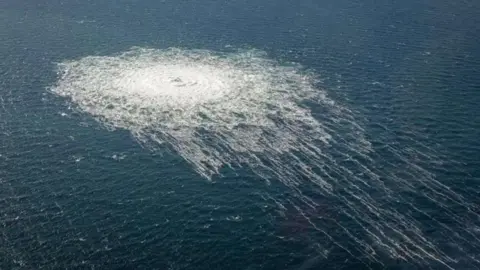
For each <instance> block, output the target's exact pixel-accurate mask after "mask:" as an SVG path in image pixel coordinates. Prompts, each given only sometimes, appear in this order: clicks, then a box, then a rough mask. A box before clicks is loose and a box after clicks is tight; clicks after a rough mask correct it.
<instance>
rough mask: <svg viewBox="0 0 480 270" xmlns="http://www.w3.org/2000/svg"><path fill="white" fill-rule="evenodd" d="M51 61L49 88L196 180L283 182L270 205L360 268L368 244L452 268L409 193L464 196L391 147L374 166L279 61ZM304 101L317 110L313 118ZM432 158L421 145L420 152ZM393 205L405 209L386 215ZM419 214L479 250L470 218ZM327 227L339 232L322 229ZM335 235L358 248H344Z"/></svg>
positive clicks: (133, 56) (336, 117) (154, 53)
mask: <svg viewBox="0 0 480 270" xmlns="http://www.w3.org/2000/svg"><path fill="white" fill-rule="evenodd" d="M58 67H59V80H58V82H57V84H56V85H55V86H53V87H52V88H51V89H50V90H51V91H52V92H53V93H55V94H57V95H60V96H63V97H67V98H69V99H70V100H71V101H72V103H74V104H76V106H77V107H78V108H79V109H81V110H82V111H84V112H86V113H89V114H91V115H92V116H94V117H95V118H96V119H97V120H98V121H99V122H100V123H102V124H104V125H106V126H108V127H110V128H122V129H127V130H129V131H130V132H131V133H132V134H133V135H134V136H135V137H136V138H137V139H138V140H139V141H141V142H142V143H144V144H145V145H147V146H151V147H155V146H156V145H158V144H168V145H169V146H170V147H171V148H172V149H174V150H175V151H176V152H177V153H178V154H179V155H180V156H182V157H183V158H184V159H185V160H186V161H187V162H189V163H190V164H191V165H192V167H193V168H194V169H195V170H196V171H197V172H198V173H199V174H201V175H202V176H204V177H206V178H208V179H211V177H212V176H213V175H215V174H219V173H220V169H221V168H223V167H227V166H229V167H231V168H233V169H235V168H239V167H246V168H250V169H251V170H252V171H253V172H254V173H256V174H257V175H258V176H260V177H262V178H263V179H265V180H267V181H273V180H275V181H280V182H282V183H283V184H285V185H286V186H288V187H290V188H291V190H292V191H293V193H294V194H295V195H296V196H295V198H290V199H286V200H283V201H280V200H281V199H275V203H276V204H280V205H282V207H283V208H284V209H287V206H286V205H290V206H289V207H291V208H293V209H294V210H295V211H296V212H298V213H299V214H300V215H301V216H302V217H303V218H304V219H305V220H306V221H307V222H308V224H311V226H312V228H314V229H316V230H317V231H318V232H320V233H321V234H323V235H324V236H325V237H324V239H325V241H330V242H331V243H333V244H334V245H336V246H338V247H339V248H341V249H343V250H345V251H346V252H347V253H348V254H350V255H351V256H354V254H361V255H362V256H361V258H360V257H359V260H360V261H362V262H364V263H365V265H369V262H371V261H379V260H380V259H379V257H378V256H377V254H376V251H379V252H380V251H381V252H382V253H386V254H388V255H389V256H391V257H393V258H397V259H401V260H405V261H413V262H415V263H418V264H419V265H424V264H428V263H432V262H433V263H437V264H438V265H440V266H442V267H444V268H452V266H451V265H454V264H455V263H456V262H457V261H456V260H455V259H452V258H451V257H449V255H448V254H446V253H445V252H444V251H442V249H441V248H439V247H438V245H436V243H434V242H432V241H431V240H429V239H428V238H426V237H425V236H424V233H423V230H424V229H423V225H422V224H421V222H420V220H421V219H422V218H425V217H424V216H426V215H429V214H428V213H427V211H426V210H425V209H424V208H420V207H419V206H415V204H414V203H413V199H411V197H409V196H410V195H411V196H423V198H424V199H426V200H428V201H429V202H430V203H431V204H433V205H434V206H435V207H436V208H438V209H442V210H445V211H447V212H448V213H451V214H452V215H453V216H452V218H453V219H455V218H456V219H458V220H461V217H460V216H455V212H454V210H452V209H450V207H451V205H455V207H457V208H456V209H457V210H458V209H459V208H458V207H460V208H461V207H463V208H468V209H470V207H471V204H469V203H468V202H466V200H465V199H464V198H463V197H462V196H461V195H460V194H457V193H455V192H454V191H452V190H451V189H450V188H448V187H447V186H444V185H443V184H442V183H440V182H438V181H437V180H436V179H435V178H434V176H433V175H432V174H431V173H429V172H428V171H426V170H425V169H423V168H422V167H420V166H419V165H417V164H416V163H414V162H412V161H411V160H412V159H411V158H410V157H409V156H408V155H406V154H405V153H403V152H402V151H401V150H399V149H397V148H393V147H390V146H387V147H385V149H384V150H383V151H386V152H388V153H389V155H390V156H392V157H394V158H395V159H396V160H397V161H396V162H397V163H395V164H389V162H388V161H387V160H385V162H384V165H383V167H382V168H378V167H377V166H376V165H375V162H374V161H373V160H374V157H375V158H376V159H377V160H382V159H383V158H382V157H381V156H380V157H378V154H376V153H374V152H373V150H372V147H371V145H370V143H369V142H368V141H367V140H366V139H365V136H364V130H363V129H362V127H361V125H359V124H358V123H357V121H355V117H354V115H353V113H352V112H351V111H349V110H348V109H346V108H344V107H342V106H339V105H338V104H336V103H335V102H333V101H332V100H331V99H329V98H328V97H326V95H325V92H323V91H322V90H320V89H317V88H316V87H315V86H314V85H315V76H314V75H313V74H309V73H307V72H305V71H304V70H302V68H301V67H300V66H298V65H295V64H279V63H277V62H275V61H272V60H270V59H268V58H267V57H266V55H265V54H264V53H263V52H260V51H256V50H247V51H236V52H232V53H219V52H211V51H206V50H183V49H175V48H174V49H166V50H157V49H145V48H132V49H131V50H129V51H127V52H124V53H122V54H118V55H114V56H89V57H85V58H81V59H78V60H73V61H65V62H63V63H59V65H58ZM306 103H310V104H312V106H315V107H316V110H315V111H318V113H317V114H316V115H315V116H314V115H313V114H312V111H311V110H310V109H309V107H307V106H305V105H303V104H306ZM434 155H435V153H434V152H433V151H430V152H429V153H423V156H424V157H425V159H427V158H431V159H434V158H435V156H434ZM399 166H401V168H402V169H401V171H400V170H398V168H399ZM419 188H422V189H423V190H425V193H424V194H419V192H418V191H417V189H419ZM306 190H307V191H308V193H309V194H308V195H306V194H305V191H306ZM314 197H316V198H318V197H322V198H325V201H328V202H329V203H330V204H331V205H333V206H330V207H331V208H334V209H335V212H336V213H337V214H338V215H339V216H341V218H340V217H339V218H337V219H326V218H325V219H322V217H321V216H319V214H317V213H318V209H320V208H322V206H321V205H319V202H318V200H317V199H314ZM284 205H285V206H284ZM399 205H402V207H408V211H405V212H402V213H400V212H398V211H396V210H395V209H396V208H395V207H396V206H399ZM409 205H410V206H409ZM470 212H471V211H470ZM470 214H471V215H472V216H475V217H476V218H478V217H479V216H478V214H475V213H472V212H471V213H470ZM422 215H423V216H422ZM427 217H428V218H429V219H430V220H431V222H432V224H433V225H434V226H436V227H437V228H440V229H439V233H441V234H445V235H449V237H451V242H454V243H455V244H456V245H458V246H459V248H458V249H459V250H463V251H462V253H463V254H464V255H465V256H467V257H469V256H470V257H471V258H472V256H473V257H474V254H473V253H472V252H471V251H469V250H473V251H474V250H475V248H476V247H478V245H479V244H478V243H479V241H478V237H480V236H479V235H478V233H475V232H474V230H473V229H471V228H475V226H473V224H472V226H471V228H465V229H464V230H463V231H461V232H459V233H458V232H457V233H456V234H451V232H453V231H454V228H453V227H452V226H453V225H448V224H445V223H442V222H441V221H438V220H436V219H435V218H434V217H431V216H427ZM471 220H473V218H472V219H471ZM456 222H457V223H459V221H456ZM452 224H453V223H452ZM352 225H355V227H357V229H356V231H352V229H351V228H352ZM332 226H335V227H336V228H338V230H336V232H331V230H329V229H328V228H331V227H332ZM359 230H360V231H361V232H362V233H361V234H360V235H359V233H358V232H359ZM362 235H363V236H367V237H368V238H369V240H368V241H367V240H365V239H363V237H361V236H362ZM345 237H346V238H348V239H350V241H352V242H354V243H357V246H356V247H355V248H352V247H350V246H347V245H345V240H344V239H345ZM467 239H473V242H471V243H469V242H468V241H467ZM472 254H473V255H472ZM475 263H476V262H474V264H475Z"/></svg>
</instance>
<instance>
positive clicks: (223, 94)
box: [52, 48, 340, 185]
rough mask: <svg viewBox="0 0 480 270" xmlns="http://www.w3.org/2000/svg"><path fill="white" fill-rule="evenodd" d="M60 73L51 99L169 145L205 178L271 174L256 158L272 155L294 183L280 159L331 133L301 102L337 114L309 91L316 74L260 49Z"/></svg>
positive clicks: (131, 57) (127, 58)
mask: <svg viewBox="0 0 480 270" xmlns="http://www.w3.org/2000/svg"><path fill="white" fill-rule="evenodd" d="M59 68H60V71H59V74H60V76H61V79H60V81H59V82H58V84H57V85H56V86H55V87H53V88H52V91H53V92H54V93H56V94H58V95H61V96H65V97H69V98H71V100H72V101H73V102H74V103H76V104H78V106H79V107H80V109H82V110H83V111H85V112H87V113H90V114H91V115H93V116H95V117H96V118H97V119H99V120H100V121H101V122H102V123H105V124H107V125H109V126H113V127H118V128H125V129H128V130H130V131H131V132H132V133H133V134H134V135H135V136H136V137H137V138H138V139H139V140H141V141H143V142H148V141H150V142H152V141H153V142H156V143H168V144H169V145H170V146H171V147H172V148H173V149H175V151H177V152H178V153H179V154H180V155H181V156H182V157H183V158H184V159H185V160H186V161H188V162H189V163H191V164H192V165H193V167H194V169H195V170H196V171H197V172H199V173H200V174H202V175H203V176H205V177H207V178H211V176H212V175H214V174H216V173H218V171H219V169H220V168H221V167H222V166H225V165H229V166H241V165H242V164H247V165H252V164H254V165H255V166H261V167H264V169H268V170H271V167H270V166H267V165H266V164H265V163H264V162H262V161H261V158H259V157H258V154H267V153H270V154H269V155H268V160H269V161H270V162H269V163H271V164H276V165H274V166H277V167H278V168H276V170H274V171H275V174H276V176H277V177H280V178H281V179H282V180H284V181H285V182H290V183H291V182H292V179H291V176H292V173H291V172H289V171H288V170H287V171H285V170H283V169H282V168H281V167H282V165H281V164H280V161H279V160H277V156H280V155H281V154H288V153H290V152H291V151H292V150H299V147H300V148H301V147H305V148H309V151H308V152H309V153H310V154H312V155H316V156H317V157H318V156H319V155H321V149H320V148H318V147H317V145H319V143H322V144H328V140H329V139H330V137H331V136H330V135H329V133H328V128H327V127H325V126H323V125H322V123H320V122H319V121H317V120H315V119H314V117H313V116H312V114H311V112H310V110H309V109H307V108H306V107H304V106H302V105H301V102H303V101H305V100H315V102H319V103H321V104H323V106H328V107H331V109H330V110H329V111H330V112H331V113H334V112H336V111H338V110H339V108H340V107H338V106H336V105H335V104H334V103H333V102H332V101H331V100H329V99H327V98H326V97H325V95H324V92H323V91H321V90H319V89H316V88H315V87H313V83H314V77H313V76H311V75H309V74H307V73H301V72H300V70H301V69H300V68H299V67H298V66H296V65H293V64H292V65H290V66H282V65H278V64H277V63H275V62H274V61H271V60H268V59H266V58H265V57H264V55H263V53H261V52H258V51H244V52H238V53H232V54H220V53H216V54H214V53H211V52H209V51H201V50H180V49H169V50H154V49H142V48H134V49H132V50H131V51H128V52H126V53H123V54H121V55H118V56H114V57H85V58H83V59H80V60H77V61H69V62H64V63H61V64H59ZM277 169H278V170H277ZM305 173H309V172H308V171H307V170H305ZM317 180H318V181H321V179H317ZM319 183H320V182H319ZM324 184H325V185H328V184H327V183H324Z"/></svg>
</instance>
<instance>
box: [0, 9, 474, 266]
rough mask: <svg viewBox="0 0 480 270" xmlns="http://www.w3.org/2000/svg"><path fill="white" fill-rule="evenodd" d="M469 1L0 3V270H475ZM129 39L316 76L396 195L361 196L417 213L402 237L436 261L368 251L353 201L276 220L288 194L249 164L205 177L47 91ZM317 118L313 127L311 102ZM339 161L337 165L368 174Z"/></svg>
mask: <svg viewBox="0 0 480 270" xmlns="http://www.w3.org/2000/svg"><path fill="white" fill-rule="evenodd" d="M479 8H480V2H478V1H469V0H465V1H455V2H452V1H444V0H439V1H414V0H407V1H401V2H399V1H383V2H378V1H377V2H375V1H346V0H337V1H319V0H317V1H313V0H297V1H290V0H280V1H278V0H277V1H273V0H265V1H249V0H242V1H240V0H239V1H217V0H202V1H200V0H198V1H170V0H164V1H149V0H145V1H140V0H121V1H93V0H89V1H80V0H65V1H56V0H49V1H47V0H35V1H33V0H15V1H14V0H3V1H1V2H0V25H2V27H0V59H1V60H0V269H449V268H450V269H479V268H480V255H479V254H480V219H479V214H480V201H479V198H480V194H479V193H480V141H479V138H480V112H479V108H480V11H479ZM132 46H145V47H153V48H168V47H181V48H193V49H196V48H199V49H207V50H212V51H220V50H223V49H224V48H225V47H226V46H233V47H236V48H255V49H259V50H263V51H265V52H266V53H267V54H268V56H269V57H270V58H272V59H276V60H278V61H280V62H288V61H294V62H297V63H300V64H302V65H303V66H304V67H305V68H306V69H308V70H311V71H313V72H315V73H317V74H318V75H319V77H320V78H321V79H322V80H321V82H320V83H319V84H318V87H319V88H322V89H324V90H325V91H327V93H328V94H329V95H330V96H331V97H332V98H333V99H334V100H336V102H339V103H341V104H344V105H345V106H347V107H348V108H350V109H351V110H352V111H353V112H354V113H355V115H356V119H357V121H358V123H359V125H361V127H362V129H363V130H364V131H365V136H366V137H367V139H368V141H369V142H370V143H371V144H372V147H373V149H374V151H373V152H371V153H370V154H369V157H370V158H371V160H370V161H366V160H365V161H360V162H361V163H362V164H365V166H366V167H368V168H370V169H371V170H374V171H375V172H376V173H377V175H380V177H381V181H382V182H384V183H385V185H386V186H388V187H390V188H394V187H397V186H398V189H395V193H396V195H395V197H396V198H402V199H401V200H398V201H392V200H390V199H388V198H386V197H385V199H384V196H386V195H385V194H384V193H382V188H381V187H378V186H373V187H370V188H369V189H364V190H365V191H366V192H367V193H368V194H369V196H371V197H372V198H374V200H375V201H376V202H377V203H378V205H380V204H381V207H382V209H385V210H384V211H390V212H391V213H397V212H398V213H401V214H404V215H405V216H406V217H408V218H409V220H412V221H413V223H414V224H416V226H417V227H416V228H417V229H418V231H415V230H416V229H413V228H410V229H409V228H403V227H402V231H405V232H406V233H407V234H408V233H412V235H416V236H415V237H417V236H418V235H422V236H423V237H425V239H427V240H428V242H429V243H431V244H432V245H433V246H430V247H422V248H424V249H425V250H427V251H428V253H429V254H434V255H435V258H439V260H437V259H435V258H433V257H428V256H425V254H424V253H422V252H421V251H419V247H418V246H415V245H413V244H412V245H410V246H409V244H408V243H406V242H405V241H404V242H401V245H403V247H405V249H406V250H409V251H411V252H412V253H408V252H407V253H408V254H409V255H410V256H407V255H405V256H402V254H399V253H396V256H393V255H392V254H390V253H389V252H388V251H386V250H387V248H386V247H384V246H381V245H375V244H374V241H373V240H372V239H371V237H369V236H367V235H366V234H365V231H366V230H372V231H375V228H373V227H371V228H370V227H362V225H363V226H367V225H366V223H362V222H355V220H354V219H353V218H352V217H351V216H348V215H347V214H344V213H348V212H342V211H343V210H342V209H344V208H345V207H346V203H347V201H345V200H343V201H342V199H341V198H349V197H348V196H349V195H348V194H350V193H348V194H346V195H342V194H343V193H342V192H344V190H342V189H341V188H337V189H336V192H338V194H339V197H338V198H337V199H335V198H336V197H334V196H333V197H331V198H329V197H322V196H318V197H317V199H318V203H319V204H320V205H322V207H319V208H317V209H315V210H305V212H306V213H308V215H309V217H310V218H311V219H310V221H311V220H313V221H314V222H313V223H310V222H308V221H307V220H306V219H305V218H304V217H303V216H301V215H300V214H299V212H298V211H294V209H287V210H285V211H280V210H279V206H278V205H277V204H276V203H275V201H276V200H277V199H278V200H284V201H288V200H289V198H290V197H291V198H292V199H291V200H292V201H293V200H294V198H293V195H292V192H291V190H290V189H289V188H287V187H285V186H283V185H282V184H280V183H277V182H275V181H271V184H270V185H267V184H266V183H265V182H264V181H259V180H258V179H256V177H255V176H254V175H253V174H252V173H251V172H249V171H248V170H240V171H237V172H236V173H233V172H227V173H226V174H225V176H224V177H214V179H213V180H214V181H213V182H210V181H207V180H205V179H204V178H202V177H200V176H199V175H198V174H197V173H195V171H194V170H193V169H192V168H191V167H190V166H189V165H188V164H187V163H186V162H185V161H184V160H183V159H182V158H181V157H179V156H178V155H176V154H175V153H174V152H172V151H167V150H166V149H165V151H161V150H159V151H149V150H147V149H145V148H142V147H141V145H139V144H138V143H137V141H135V140H134V139H133V138H132V136H131V135H130V134H129V132H128V131H125V130H116V131H113V132H112V131H109V130H107V129H105V128H104V127H103V126H102V125H100V124H98V122H96V121H94V120H93V119H92V118H91V117H90V116H89V115H86V114H82V113H79V112H74V111H69V110H68V106H70V105H69V104H68V103H67V102H66V101H65V100H64V99H62V98H58V97H55V96H53V95H52V94H51V93H49V92H48V91H46V88H47V87H49V86H51V85H53V84H54V83H55V82H56V81H57V74H56V73H55V63H56V62H61V61H64V60H66V59H76V58H80V57H85V56H89V55H109V54H114V53H118V52H122V51H125V50H128V49H129V48H130V47H132ZM312 111H313V112H314V113H316V114H317V116H318V117H319V118H321V115H322V108H315V106H313V107H312ZM339 132H340V131H339ZM339 138H342V139H348V137H342V135H341V134H339ZM333 147H338V148H337V149H333V150H332V151H339V152H341V145H338V146H333ZM353 159H354V160H359V159H356V158H355V157H354V158H353ZM351 162H352V160H351V159H350V160H349V159H339V166H343V167H346V168H351V171H352V175H353V174H354V175H356V176H360V177H363V175H364V173H365V172H364V171H362V169H361V168H363V167H359V166H358V165H355V164H350V163H351ZM338 177H339V178H340V177H342V176H340V175H339V176H338ZM347 178H348V176H347ZM420 178H421V179H427V180H425V181H430V180H432V179H433V180H435V181H437V182H435V183H436V184H435V185H433V184H432V185H431V184H429V183H431V182H424V181H423V180H422V181H419V179H420ZM307 180H308V179H307ZM365 181H369V179H368V177H367V176H366V174H365ZM399 183H401V184H399ZM425 183H427V184H425ZM439 185H444V186H441V187H440V186H439ZM407 187H408V188H407ZM432 187H433V188H432ZM303 188H304V189H305V192H307V193H308V192H311V193H313V194H314V193H315V192H314V189H315V187H309V186H308V185H305V186H304V187H303ZM309 188H311V190H309ZM350 195H351V194H350ZM459 196H461V197H459ZM313 197H314V196H313ZM429 198H434V199H435V200H434V201H432V200H430V199H429ZM378 205H377V206H378ZM287 208H288V206H287ZM345 209H346V208H345ZM359 209H360V208H359ZM386 216H390V217H391V216H395V215H394V214H391V215H390V214H389V215H386ZM369 218H370V219H371V220H375V217H373V216H369ZM377 218H379V219H381V218H382V217H377ZM398 220H401V219H398ZM398 220H392V223H394V221H395V222H397V221H398ZM386 222H387V221H386ZM413 223H407V224H413ZM319 228H320V229H322V230H324V231H326V232H328V234H329V235H331V236H333V239H332V238H329V237H326V235H325V234H324V233H321V232H320V231H319V230H318V229H319ZM343 228H347V229H348V231H349V233H346V230H344V229H343ZM384 233H386V234H391V235H395V232H394V231H385V232H384ZM376 234H379V232H377V233H376ZM359 242H363V243H368V244H369V246H372V247H373V249H372V250H366V249H365V248H364V247H362V246H361V245H360V244H359ZM399 243H400V242H399ZM391 245H394V244H393V243H391ZM415 252H416V253H417V254H419V255H418V256H413V255H412V254H413V253H415Z"/></svg>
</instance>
